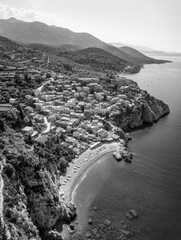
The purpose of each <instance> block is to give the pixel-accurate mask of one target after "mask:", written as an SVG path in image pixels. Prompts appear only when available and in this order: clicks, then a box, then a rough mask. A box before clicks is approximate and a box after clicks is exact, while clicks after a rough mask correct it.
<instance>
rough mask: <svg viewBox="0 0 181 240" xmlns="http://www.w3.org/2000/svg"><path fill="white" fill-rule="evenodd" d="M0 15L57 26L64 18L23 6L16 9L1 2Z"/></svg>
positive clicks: (5, 17) (4, 17)
mask: <svg viewBox="0 0 181 240" xmlns="http://www.w3.org/2000/svg"><path fill="white" fill-rule="evenodd" d="M0 16H1V18H3V19H7V18H11V17H14V18H17V19H20V20H24V21H28V22H33V21H40V22H44V23H46V24H48V25H57V26H60V25H61V24H62V22H64V19H61V18H59V17H57V15H56V14H47V13H44V12H36V11H30V10H27V9H25V8H19V9H17V8H14V7H11V6H9V5H6V4H2V3H0Z"/></svg>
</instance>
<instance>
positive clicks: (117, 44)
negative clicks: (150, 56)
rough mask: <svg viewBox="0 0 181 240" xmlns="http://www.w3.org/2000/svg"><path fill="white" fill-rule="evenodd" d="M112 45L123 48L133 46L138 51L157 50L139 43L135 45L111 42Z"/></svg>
mask: <svg viewBox="0 0 181 240" xmlns="http://www.w3.org/2000/svg"><path fill="white" fill-rule="evenodd" d="M110 45H112V46H114V47H117V48H121V47H131V48H134V49H136V50H137V51H140V52H144V51H155V50H154V49H152V48H149V47H146V46H138V45H134V44H125V43H119V42H112V43H110Z"/></svg>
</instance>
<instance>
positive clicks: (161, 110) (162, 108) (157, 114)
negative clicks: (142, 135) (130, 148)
mask: <svg viewBox="0 0 181 240" xmlns="http://www.w3.org/2000/svg"><path fill="white" fill-rule="evenodd" d="M169 112H170V110H169V107H168V105H167V104H165V103H164V102H163V101H161V100H159V99H156V98H154V97H152V96H150V94H148V93H147V92H146V91H145V92H142V96H140V98H139V99H137V100H136V101H134V103H133V104H128V105H123V106H121V107H119V109H117V110H116V111H112V112H111V113H110V121H112V122H113V123H114V124H116V125H117V126H118V127H121V128H122V129H123V130H124V131H127V130H131V129H135V128H139V127H143V126H144V125H146V124H153V123H154V122H157V121H158V120H159V119H160V118H161V117H163V116H165V115H166V114H168V113H169Z"/></svg>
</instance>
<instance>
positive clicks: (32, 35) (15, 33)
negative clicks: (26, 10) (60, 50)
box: [0, 18, 105, 48]
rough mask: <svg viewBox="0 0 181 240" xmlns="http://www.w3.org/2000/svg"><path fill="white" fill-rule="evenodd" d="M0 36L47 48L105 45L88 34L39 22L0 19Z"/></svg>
mask: <svg viewBox="0 0 181 240" xmlns="http://www.w3.org/2000/svg"><path fill="white" fill-rule="evenodd" d="M0 35H1V36H4V37H7V38H9V39H11V40H14V41H17V42H22V43H26V44H29V43H40V44H44V45H49V46H60V45H63V44H73V45H77V46H81V47H82V48H87V47H92V46H95V47H100V46H101V45H103V44H105V43H104V42H102V41H101V40H99V39H98V38H96V37H94V36H92V35H91V34H89V33H75V32H73V31H70V30H69V29H66V28H61V27H56V26H48V25H47V24H45V23H41V22H24V21H21V20H17V19H15V18H10V19H0Z"/></svg>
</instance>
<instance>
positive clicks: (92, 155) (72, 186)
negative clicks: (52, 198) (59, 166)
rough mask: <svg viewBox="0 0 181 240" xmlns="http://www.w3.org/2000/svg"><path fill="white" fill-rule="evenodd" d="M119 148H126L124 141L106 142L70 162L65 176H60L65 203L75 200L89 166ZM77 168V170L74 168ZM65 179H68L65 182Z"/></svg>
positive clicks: (61, 193)
mask: <svg viewBox="0 0 181 240" xmlns="http://www.w3.org/2000/svg"><path fill="white" fill-rule="evenodd" d="M118 148H122V149H125V146H124V141H122V142H120V141H114V142H111V143H110V142H109V143H104V144H102V145H101V146H99V147H97V148H95V149H93V150H91V149H90V148H89V149H87V150H86V151H85V152H83V153H82V154H80V156H79V157H78V158H76V159H75V160H74V161H73V162H71V163H70V165H69V167H68V168H67V172H66V174H65V176H61V177H60V182H61V187H60V191H61V192H60V195H62V197H63V200H64V202H65V203H68V202H73V196H74V193H75V190H76V188H77V186H78V184H79V182H80V179H81V181H82V180H83V178H84V176H83V175H84V174H86V173H87V172H88V170H89V168H91V166H92V165H93V164H94V163H95V162H97V161H98V160H99V159H100V158H101V157H103V156H104V155H106V154H109V153H111V152H114V151H115V150H116V149H118ZM85 159H87V161H84V160H85ZM76 166H79V167H76ZM75 168H76V172H75V170H74V169H75ZM69 176H70V177H69ZM64 181H66V183H65V184H64Z"/></svg>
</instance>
